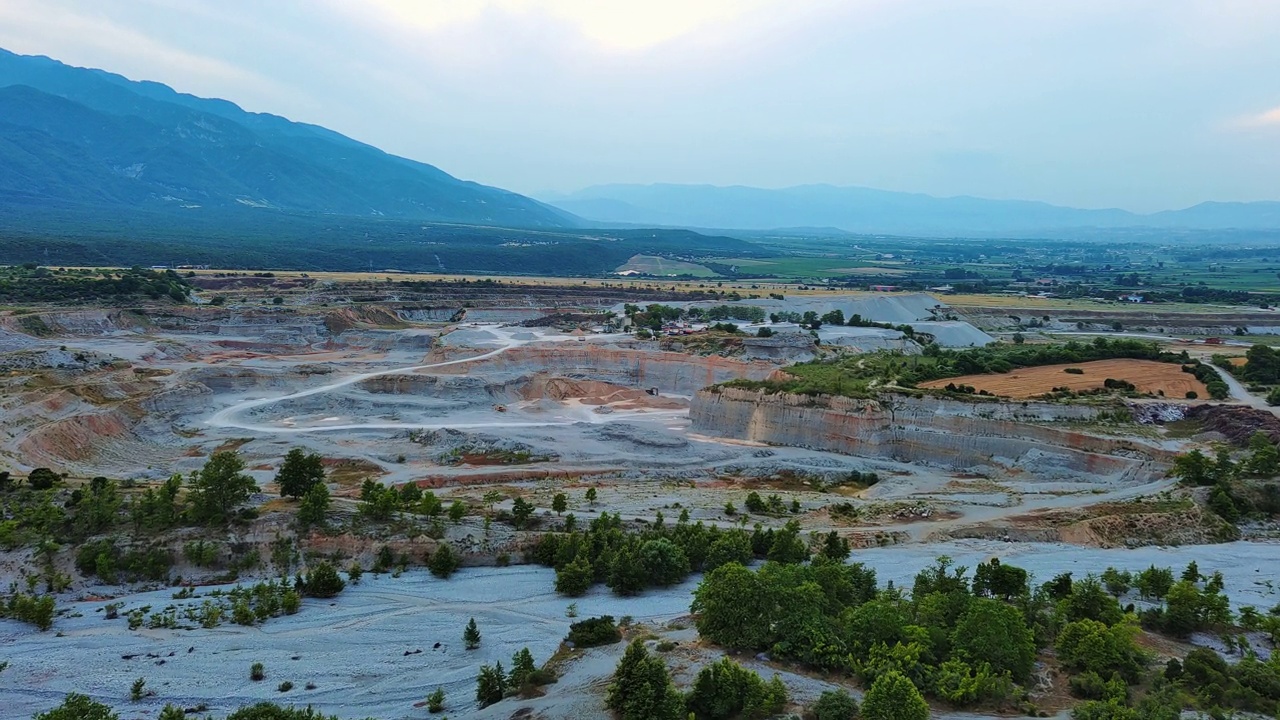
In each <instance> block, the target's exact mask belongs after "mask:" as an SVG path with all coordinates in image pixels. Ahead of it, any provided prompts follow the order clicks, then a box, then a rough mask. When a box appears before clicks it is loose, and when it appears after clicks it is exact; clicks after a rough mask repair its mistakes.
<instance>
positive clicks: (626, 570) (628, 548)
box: [605, 543, 649, 595]
mask: <svg viewBox="0 0 1280 720" xmlns="http://www.w3.org/2000/svg"><path fill="white" fill-rule="evenodd" d="M648 581H649V578H648V576H647V575H646V573H645V567H644V561H643V560H642V559H641V558H640V553H639V552H638V551H637V550H636V547H635V545H634V544H632V543H627V544H625V545H623V546H622V547H619V548H618V549H617V550H616V551H615V552H614V554H613V560H612V562H610V563H609V574H608V576H607V577H606V578H605V584H606V585H608V586H609V589H610V590H612V591H614V592H615V593H617V594H619V595H636V594H639V593H640V591H642V590H644V588H645V585H646V584H647V583H648Z"/></svg>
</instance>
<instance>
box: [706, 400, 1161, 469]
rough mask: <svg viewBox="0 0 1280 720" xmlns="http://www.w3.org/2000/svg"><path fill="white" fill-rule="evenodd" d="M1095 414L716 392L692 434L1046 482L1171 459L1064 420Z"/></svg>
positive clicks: (1083, 409)
mask: <svg viewBox="0 0 1280 720" xmlns="http://www.w3.org/2000/svg"><path fill="white" fill-rule="evenodd" d="M1097 412H1098V411H1097V410H1096V409H1094V408H1091V407H1087V406H1079V405H1055V404H1051V403H965V402H957V401H952V400H943V399H938V398H911V397H900V396H892V397H887V398H885V399H883V400H855V399H851V398H844V397H826V396H823V397H809V396H806V395H788V394H767V393H763V392H759V391H754V390H742V389H736V388H718V389H712V390H703V391H701V392H699V393H697V394H696V395H695V396H694V399H693V403H692V405H691V407H690V418H691V420H692V430H693V431H694V432H697V433H702V434H705V435H711V436H715V437H726V438H734V439H739V440H749V441H755V442H762V443H768V444H772V445H792V446H799V447H807V448H813V449H818V450H829V451H835V452H842V453H848V454H850V455H862V456H868V457H882V458H889V459H893V460H897V461H901V462H919V463H925V464H929V465H938V466H942V467H947V468H951V469H956V470H971V471H979V472H989V471H993V470H995V471H999V472H1001V473H1002V474H1010V473H1012V474H1014V475H1026V476H1027V477H1028V478H1036V477H1042V478H1045V479H1064V478H1069V479H1085V480H1087V479H1090V478H1098V479H1108V478H1110V479H1122V478H1123V479H1131V480H1139V479H1144V478H1146V477H1149V476H1154V475H1158V474H1160V472H1161V469H1162V467H1163V464H1164V463H1165V462H1167V461H1168V459H1169V455H1168V452H1167V451H1165V450H1163V449H1161V448H1159V447H1156V446H1154V445H1150V444H1147V443H1144V442H1142V441H1140V440H1130V439H1122V438H1113V437H1106V436H1102V435H1094V434H1090V433H1087V432H1082V431H1080V430H1078V429H1074V428H1073V427H1071V426H1070V425H1068V424H1067V423H1068V422H1071V421H1075V422H1085V421H1088V420H1091V419H1093V418H1094V417H1095V416H1096V414H1097Z"/></svg>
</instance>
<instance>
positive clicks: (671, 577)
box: [640, 538, 689, 587]
mask: <svg viewBox="0 0 1280 720" xmlns="http://www.w3.org/2000/svg"><path fill="white" fill-rule="evenodd" d="M640 561H641V562H642V563H643V564H644V570H645V572H646V573H648V575H649V582H650V583H651V584H653V585H658V586H661V587H667V586H670V585H675V584H676V583H678V582H680V581H682V580H684V579H685V577H687V576H688V575H689V558H688V556H687V555H685V553H684V550H682V549H680V546H678V545H676V544H675V543H673V542H671V541H670V540H668V539H666V538H658V539H656V540H647V541H645V543H644V544H643V545H641V546H640Z"/></svg>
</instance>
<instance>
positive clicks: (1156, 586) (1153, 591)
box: [1133, 565, 1173, 600]
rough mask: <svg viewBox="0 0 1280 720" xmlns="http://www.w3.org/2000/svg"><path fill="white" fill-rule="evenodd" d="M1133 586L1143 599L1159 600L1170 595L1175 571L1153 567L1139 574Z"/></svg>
mask: <svg viewBox="0 0 1280 720" xmlns="http://www.w3.org/2000/svg"><path fill="white" fill-rule="evenodd" d="M1133 586H1134V587H1136V588H1137V589H1138V594H1140V595H1141V596H1142V597H1143V598H1146V599H1154V600H1159V599H1161V598H1163V597H1164V596H1165V595H1167V594H1169V589H1170V588H1172V587H1173V570H1171V569H1169V568H1158V567H1156V566H1155V565H1152V566H1151V567H1149V568H1147V569H1146V570H1143V571H1141V572H1139V573H1138V575H1137V577H1135V578H1134V580H1133Z"/></svg>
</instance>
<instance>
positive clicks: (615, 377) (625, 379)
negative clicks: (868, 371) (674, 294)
mask: <svg viewBox="0 0 1280 720" xmlns="http://www.w3.org/2000/svg"><path fill="white" fill-rule="evenodd" d="M471 352H472V353H473V352H474V351H471ZM459 356H460V357H465V354H461V355H459ZM445 359H448V357H445ZM776 368H777V366H776V365H775V364H773V363H769V362H763V361H743V360H735V359H731V358H724V357H717V356H708V357H703V356H698V355H687V354H684V353H676V352H654V351H652V350H639V349H637V350H630V349H622V348H607V347H598V346H595V345H590V344H586V343H561V344H559V345H558V346H555V347H521V348H512V349H511V350H508V351H506V352H504V353H502V354H500V355H495V356H494V357H492V358H488V359H485V360H481V361H477V362H475V363H465V364H460V365H452V366H446V367H441V368H436V369H433V370H432V372H433V373H441V374H443V373H468V372H479V371H483V372H485V373H486V374H487V373H491V372H500V373H501V372H510V373H513V374H514V375H529V374H532V373H535V372H545V373H549V374H551V375H559V376H562V377H569V378H585V379H590V380H602V381H604V382H610V383H614V384H617V385H623V386H627V387H640V388H649V387H656V388H658V390H659V391H661V392H665V393H675V394H679V395H692V394H694V393H695V392H697V391H698V390H700V389H702V388H704V387H707V386H708V385H714V384H716V383H722V382H727V381H729V380H734V379H737V378H747V379H751V380H763V379H764V378H766V377H768V376H769V374H770V373H771V372H773V371H774V370H775V369H776Z"/></svg>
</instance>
